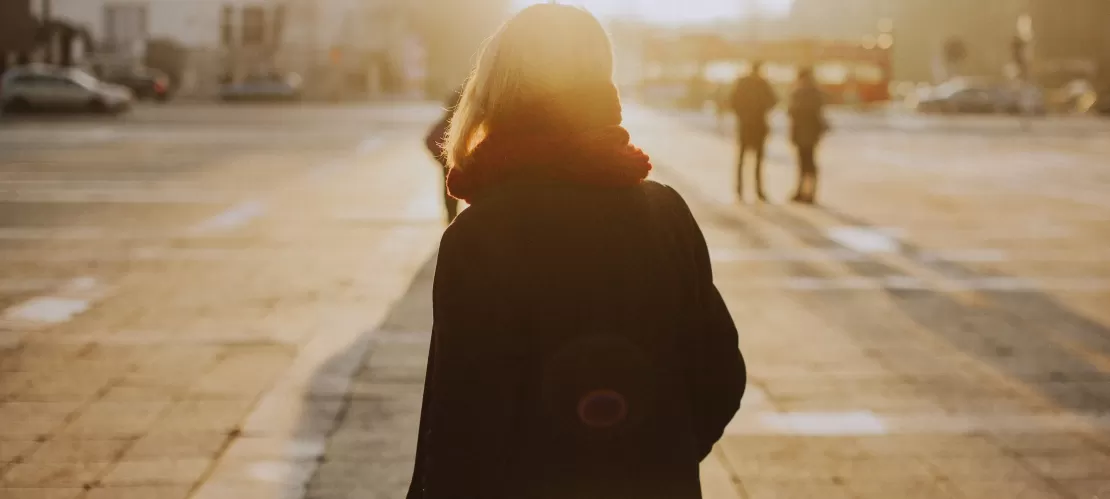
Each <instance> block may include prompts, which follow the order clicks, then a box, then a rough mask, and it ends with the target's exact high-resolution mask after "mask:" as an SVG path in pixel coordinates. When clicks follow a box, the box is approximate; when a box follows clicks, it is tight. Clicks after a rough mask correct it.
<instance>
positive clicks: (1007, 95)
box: [993, 85, 1048, 115]
mask: <svg viewBox="0 0 1110 499" xmlns="http://www.w3.org/2000/svg"><path fill="white" fill-rule="evenodd" d="M993 90H994V104H995V110H996V111H997V112H1000V113H1010V114H1023V113H1027V114H1036V115H1042V114H1045V113H1046V112H1048V98H1047V97H1046V96H1045V92H1044V90H1041V88H1040V87H1037V86H1035V85H1000V86H997V87H994V89H993Z"/></svg>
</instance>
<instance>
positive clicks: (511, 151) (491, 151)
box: [447, 84, 651, 203]
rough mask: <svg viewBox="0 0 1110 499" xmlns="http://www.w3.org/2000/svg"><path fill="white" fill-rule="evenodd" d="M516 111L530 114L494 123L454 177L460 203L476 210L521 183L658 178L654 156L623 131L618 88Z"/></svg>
mask: <svg viewBox="0 0 1110 499" xmlns="http://www.w3.org/2000/svg"><path fill="white" fill-rule="evenodd" d="M513 107H516V108H518V109H524V110H526V112H523V113H520V114H519V115H517V116H510V117H506V118H503V119H502V120H501V121H499V122H495V123H491V126H490V128H491V132H490V134H489V135H488V136H487V137H486V138H485V139H484V140H482V142H481V143H479V144H478V146H477V147H476V148H475V149H474V151H473V152H472V153H471V156H470V158H469V160H468V161H467V163H466V166H465V167H464V168H461V169H457V168H453V169H452V170H451V172H450V173H449V174H448V176H447V188H448V190H449V191H450V193H451V195H452V196H454V197H456V198H458V199H462V200H464V201H467V202H468V203H473V202H474V201H475V198H477V197H480V196H481V195H482V193H483V192H486V191H487V190H488V189H490V188H491V187H496V186H498V185H502V184H505V183H506V182H509V181H515V180H539V179H545V180H546V179H550V180H556V181H562V182H571V183H579V184H587V185H597V186H606V187H624V186H633V185H637V184H639V183H640V182H643V180H644V179H645V178H647V175H648V172H650V171H651V162H650V161H649V159H648V156H647V154H645V153H644V152H643V151H642V150H640V148H638V147H636V146H634V145H632V144H631V143H629V135H628V131H627V130H625V129H624V128H623V127H621V125H620V124H621V108H620V98H619V96H618V95H617V90H616V88H615V87H613V86H612V85H611V84H608V85H605V86H603V87H600V88H593V89H586V90H583V91H580V92H576V93H575V94H573V95H562V96H553V97H552V98H550V99H545V100H543V101H535V102H531V103H528V104H521V105H516V106H513Z"/></svg>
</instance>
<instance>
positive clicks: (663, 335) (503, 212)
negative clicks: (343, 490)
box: [408, 180, 746, 499]
mask: <svg viewBox="0 0 1110 499" xmlns="http://www.w3.org/2000/svg"><path fill="white" fill-rule="evenodd" d="M433 294H434V319H435V326H434V328H433V333H432V345H431V351H430V353H429V361H428V374H427V380H426V382H425V388H424V401H423V409H422V411H421V418H420V437H419V444H418V450H417V460H416V469H415V472H414V476H413V482H412V487H411V489H410V491H409V495H408V497H409V498H410V499H420V498H424V499H570V498H574V499H594V498H596V499H656V498H657V499H690V498H698V497H701V493H700V489H699V478H698V463H699V462H700V461H701V460H702V459H703V458H704V457H705V456H706V455H708V453H709V451H710V449H711V447H712V446H713V444H714V443H715V442H716V441H717V440H718V439H719V438H720V437H721V435H722V433H723V431H724V428H725V425H726V424H727V423H728V422H729V421H730V420H731V418H732V417H733V415H734V414H735V412H736V410H737V409H738V408H739V405H740V397H741V396H742V395H743V392H744V386H745V380H746V373H745V367H744V361H743V358H742V357H741V355H740V352H739V350H738V347H737V333H736V328H735V326H734V325H733V322H732V318H731V316H730V315H729V312H728V309H727V308H726V307H725V304H724V302H723V300H722V299H721V296H720V294H719V293H718V291H717V289H716V287H715V286H714V285H713V276H712V271H711V269H710V263H709V253H708V250H707V248H706V244H705V240H704V239H703V237H702V234H701V231H700V229H699V228H698V226H697V224H696V222H695V221H694V218H693V217H692V216H691V214H690V211H689V209H688V208H687V206H686V204H685V202H684V201H683V200H682V198H681V197H680V196H679V195H678V193H677V192H675V191H674V190H673V189H671V188H669V187H665V186H662V185H660V184H657V183H654V182H650V181H647V182H644V183H643V184H641V185H637V186H634V187H620V188H612V187H598V186H588V185H582V184H572V183H568V182H565V181H557V180H530V181H526V182H518V183H516V184H507V185H501V186H497V187H495V188H494V189H493V190H492V192H490V193H488V194H483V196H482V197H481V198H480V199H478V200H475V202H474V204H473V205H472V206H471V207H470V208H469V209H467V210H466V211H464V212H463V213H461V214H460V215H459V218H458V219H456V221H455V222H454V224H453V225H451V226H450V227H449V228H448V229H447V232H446V233H445V234H444V235H443V240H442V242H441V243H440V250H439V260H438V263H437V268H436V275H435V286H434V293H433Z"/></svg>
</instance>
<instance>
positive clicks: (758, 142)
mask: <svg viewBox="0 0 1110 499" xmlns="http://www.w3.org/2000/svg"><path fill="white" fill-rule="evenodd" d="M762 69H763V63H762V62H760V61H755V62H753V63H752V69H751V72H750V73H748V74H747V75H746V76H744V77H742V78H740V79H739V80H737V81H736V86H735V87H733V91H732V109H733V112H735V113H736V127H737V138H738V139H739V142H740V162H739V165H738V166H737V167H736V195H737V196H738V197H739V198H740V200H741V201H743V200H744V158H745V157H747V155H748V152H752V153H754V154H755V192H756V196H757V197H758V198H759V200H760V201H766V200H767V196H765V195H764V193H763V152H764V145H765V144H766V142H767V135H768V134H770V132H771V127H770V125H769V124H768V123H767V115H768V114H769V113H770V112H771V110H772V109H774V108H775V104H778V97H777V96H775V91H774V89H772V88H771V84H770V83H767V80H766V79H764V78H763V74H762Z"/></svg>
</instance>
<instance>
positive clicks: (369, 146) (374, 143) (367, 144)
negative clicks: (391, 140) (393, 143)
mask: <svg viewBox="0 0 1110 499" xmlns="http://www.w3.org/2000/svg"><path fill="white" fill-rule="evenodd" d="M384 143H385V140H383V139H382V138H381V137H369V138H366V139H364V140H363V141H362V142H359V143H358V147H357V148H355V152H357V153H358V154H369V153H371V152H374V151H376V150H377V149H378V148H379V147H381V146H382V145H383V144H384Z"/></svg>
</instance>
